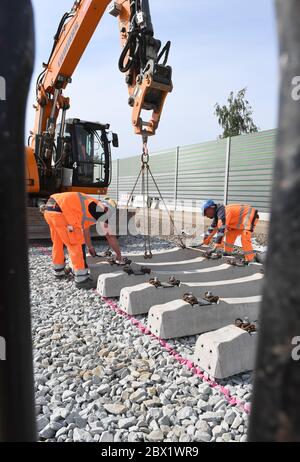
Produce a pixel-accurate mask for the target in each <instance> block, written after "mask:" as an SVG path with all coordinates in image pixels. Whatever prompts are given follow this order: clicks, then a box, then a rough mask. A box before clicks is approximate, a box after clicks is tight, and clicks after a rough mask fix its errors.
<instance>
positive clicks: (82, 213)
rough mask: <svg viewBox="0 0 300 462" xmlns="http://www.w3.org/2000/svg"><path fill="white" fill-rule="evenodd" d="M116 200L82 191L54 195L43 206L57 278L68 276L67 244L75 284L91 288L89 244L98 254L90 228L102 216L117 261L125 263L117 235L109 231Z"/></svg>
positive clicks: (90, 249) (94, 252)
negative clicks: (109, 221) (91, 195)
mask: <svg viewBox="0 0 300 462" xmlns="http://www.w3.org/2000/svg"><path fill="white" fill-rule="evenodd" d="M115 207H116V203H115V202H114V201H113V200H112V199H109V198H107V199H106V200H104V201H97V200H95V199H93V198H92V197H89V196H87V195H85V194H82V193H77V192H69V193H61V194H53V195H52V196H51V197H50V199H49V200H48V202H47V204H46V206H44V207H43V208H42V211H43V212H44V217H45V220H46V222H47V223H48V225H49V227H50V232H51V239H52V242H53V249H52V261H53V265H54V273H55V276H56V277H57V278H60V277H64V276H65V274H66V273H65V264H66V262H65V254H64V246H66V247H67V249H68V253H69V256H70V259H71V262H72V266H73V271H74V276H75V283H76V286H77V287H78V288H79V289H91V288H93V287H94V282H93V281H92V280H91V279H90V278H89V270H88V266H87V262H86V254H85V250H86V245H87V247H88V249H89V252H90V254H91V255H92V256H93V257H95V256H96V251H95V249H94V247H93V246H92V242H91V236H90V231H89V228H90V227H91V226H92V225H94V224H96V223H97V221H98V220H99V219H100V222H101V228H102V230H103V233H104V235H105V237H106V239H107V241H108V243H109V245H110V247H111V248H112V249H113V250H114V252H115V253H116V263H118V264H123V259H122V255H121V251H120V247H119V243H118V240H117V238H116V236H113V235H112V234H111V233H110V229H109V226H108V218H109V215H112V210H113V209H114V208H115Z"/></svg>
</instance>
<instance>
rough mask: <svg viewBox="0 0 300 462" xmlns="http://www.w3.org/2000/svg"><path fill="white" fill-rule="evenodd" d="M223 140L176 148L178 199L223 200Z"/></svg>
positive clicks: (224, 147) (225, 142) (224, 158)
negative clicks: (177, 156)
mask: <svg viewBox="0 0 300 462" xmlns="http://www.w3.org/2000/svg"><path fill="white" fill-rule="evenodd" d="M226 146H227V140H217V141H211V142H208V143H201V144H195V145H191V146H185V147H182V148H180V151H179V163H178V171H179V173H178V199H179V200H196V201H203V200H205V199H208V198H209V199H214V200H216V201H217V202H220V201H221V202H222V201H223V196H224V182H225V162H226Z"/></svg>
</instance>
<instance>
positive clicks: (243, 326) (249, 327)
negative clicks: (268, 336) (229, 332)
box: [234, 318, 257, 334]
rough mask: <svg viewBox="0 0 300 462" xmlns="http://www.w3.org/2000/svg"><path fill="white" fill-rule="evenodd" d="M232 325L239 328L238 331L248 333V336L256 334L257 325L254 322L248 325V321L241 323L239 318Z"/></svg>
mask: <svg viewBox="0 0 300 462" xmlns="http://www.w3.org/2000/svg"><path fill="white" fill-rule="evenodd" d="M234 325H235V326H236V327H239V328H240V329H243V330H245V331H246V332H248V333H249V334H252V333H253V332H257V324H256V321H255V322H253V323H250V322H249V321H248V320H246V319H244V321H242V319H240V318H237V319H236V320H235V321H234Z"/></svg>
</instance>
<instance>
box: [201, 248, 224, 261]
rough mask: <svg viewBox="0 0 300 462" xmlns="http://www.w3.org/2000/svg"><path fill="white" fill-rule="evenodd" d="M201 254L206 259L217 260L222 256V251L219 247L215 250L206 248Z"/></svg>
mask: <svg viewBox="0 0 300 462" xmlns="http://www.w3.org/2000/svg"><path fill="white" fill-rule="evenodd" d="M203 256H204V258H207V259H208V260H218V259H219V258H222V256H223V253H222V251H221V250H219V249H217V250H215V249H211V250H207V251H206V252H205V253H204V255H203Z"/></svg>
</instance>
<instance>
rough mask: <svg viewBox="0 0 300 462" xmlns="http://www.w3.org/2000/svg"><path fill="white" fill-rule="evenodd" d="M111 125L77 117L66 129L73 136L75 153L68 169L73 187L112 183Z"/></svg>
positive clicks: (92, 186)
mask: <svg viewBox="0 0 300 462" xmlns="http://www.w3.org/2000/svg"><path fill="white" fill-rule="evenodd" d="M107 128H108V125H101V124H95V123H92V122H82V121H78V120H76V119H75V120H74V121H73V123H71V124H70V123H69V124H68V127H67V132H68V133H69V135H71V143H72V155H71V158H70V159H69V165H68V169H67V171H68V172H71V180H70V181H69V183H71V184H70V186H72V187H74V188H84V189H86V188H91V192H92V190H93V189H95V188H107V187H108V186H109V184H110V162H111V150H110V142H109V140H108V137H107Z"/></svg>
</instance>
